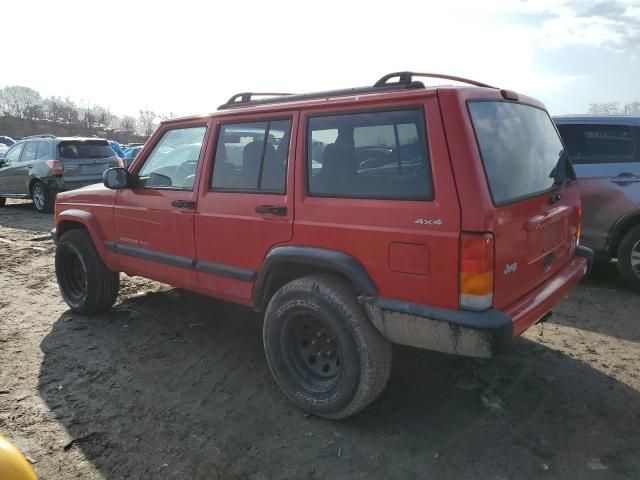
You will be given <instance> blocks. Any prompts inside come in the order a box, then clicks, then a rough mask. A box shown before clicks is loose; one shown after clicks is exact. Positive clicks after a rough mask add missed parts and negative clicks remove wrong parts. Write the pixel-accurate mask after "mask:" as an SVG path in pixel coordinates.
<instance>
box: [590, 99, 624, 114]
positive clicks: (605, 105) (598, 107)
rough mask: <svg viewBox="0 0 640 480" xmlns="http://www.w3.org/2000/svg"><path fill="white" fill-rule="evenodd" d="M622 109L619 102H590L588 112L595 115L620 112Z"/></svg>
mask: <svg viewBox="0 0 640 480" xmlns="http://www.w3.org/2000/svg"><path fill="white" fill-rule="evenodd" d="M619 111H620V104H619V103H618V102H602V103H590V104H589V110H588V111H587V113H591V114H594V115H609V114H612V113H618V112H619Z"/></svg>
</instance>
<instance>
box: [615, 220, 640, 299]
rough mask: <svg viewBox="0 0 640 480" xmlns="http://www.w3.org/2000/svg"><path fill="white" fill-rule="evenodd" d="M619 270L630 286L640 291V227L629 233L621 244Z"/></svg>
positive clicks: (619, 248)
mask: <svg viewBox="0 0 640 480" xmlns="http://www.w3.org/2000/svg"><path fill="white" fill-rule="evenodd" d="M618 269H619V270H620V274H621V275H622V278H624V279H625V280H626V282H627V283H628V284H629V285H631V286H632V287H633V288H635V289H638V290H640V225H638V226H637V227H635V228H634V229H632V230H631V231H630V232H628V233H627V234H626V235H625V236H624V238H623V239H622V241H621V242H620V246H619V247H618Z"/></svg>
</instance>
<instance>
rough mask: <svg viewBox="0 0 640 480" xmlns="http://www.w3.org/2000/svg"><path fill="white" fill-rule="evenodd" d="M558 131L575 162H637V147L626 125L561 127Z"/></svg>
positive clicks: (559, 126)
mask: <svg viewBox="0 0 640 480" xmlns="http://www.w3.org/2000/svg"><path fill="white" fill-rule="evenodd" d="M558 130H560V135H562V140H564V144H565V145H566V147H567V152H568V153H569V157H570V158H571V161H572V162H573V163H576V164H582V163H626V162H633V161H635V152H636V146H635V142H634V140H633V134H632V132H631V129H630V128H629V127H627V126H626V125H558Z"/></svg>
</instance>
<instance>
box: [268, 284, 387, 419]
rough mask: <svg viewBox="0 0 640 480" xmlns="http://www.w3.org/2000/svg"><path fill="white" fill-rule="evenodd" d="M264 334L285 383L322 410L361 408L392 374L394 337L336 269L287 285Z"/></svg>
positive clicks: (334, 413) (306, 406) (306, 404)
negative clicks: (370, 316) (380, 327)
mask: <svg viewBox="0 0 640 480" xmlns="http://www.w3.org/2000/svg"><path fill="white" fill-rule="evenodd" d="M263 341H264V348H265V352H266V356H267V361H268V363H269V368H270V369H271V372H272V373H273V375H274V377H275V378H276V381H277V382H278V384H279V385H280V388H281V389H282V390H283V391H284V393H285V394H286V395H287V396H288V397H289V399H290V400H291V401H292V402H293V403H295V404H296V405H297V406H298V407H300V408H302V409H303V410H306V411H308V412H310V413H313V414H314V415H318V416H320V417H324V418H330V419H339V418H345V417H348V416H350V415H353V414H355V413H356V412H358V411H360V410H362V409H363V408H364V407H366V406H367V405H369V403H371V402H372V401H373V400H374V399H375V398H376V397H377V396H378V395H379V394H380V393H381V392H382V390H383V389H384V387H385V386H386V384H387V381H388V380H389V374H390V372H391V344H390V343H389V342H388V341H387V340H386V339H385V338H384V337H382V335H380V333H379V332H378V331H377V330H376V329H375V327H374V326H373V324H372V323H371V322H370V321H369V319H368V317H367V315H366V314H365V312H364V310H363V309H362V307H361V306H360V304H359V303H358V300H357V298H356V293H355V292H354V291H353V289H352V288H351V286H350V285H349V284H348V283H346V282H345V281H343V280H341V279H340V278H338V277H334V276H332V275H312V276H308V277H303V278H299V279H297V280H294V281H292V282H290V283H288V284H286V285H285V286H283V287H282V288H280V290H278V291H277V292H276V294H275V295H274V296H273V297H272V298H271V301H270V302H269V305H268V307H267V311H266V314H265V320H264V327H263ZM325 346H326V350H325V349H324V347H325ZM320 347H323V348H322V349H321V348H320Z"/></svg>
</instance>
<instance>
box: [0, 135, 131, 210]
mask: <svg viewBox="0 0 640 480" xmlns="http://www.w3.org/2000/svg"><path fill="white" fill-rule="evenodd" d="M121 165H122V162H121V161H120V160H119V159H118V157H117V156H116V154H115V153H114V152H113V150H112V149H111V147H109V144H108V143H107V141H106V140H102V139H96V138H81V137H68V138H62V137H55V136H53V135H34V136H31V137H25V138H23V139H22V140H20V141H19V142H17V143H16V144H15V145H13V146H12V147H11V148H10V149H9V151H8V152H7V153H6V155H5V157H4V159H2V160H0V206H3V205H4V204H5V201H6V199H7V198H32V199H33V204H34V206H35V208H36V210H38V211H39V212H50V211H52V210H53V205H54V200H55V196H56V194H57V193H58V192H62V191H65V190H72V189H74V188H79V187H82V186H85V185H89V184H92V183H96V182H100V181H101V180H102V174H103V172H104V171H105V170H106V169H108V168H110V167H114V166H121Z"/></svg>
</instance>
